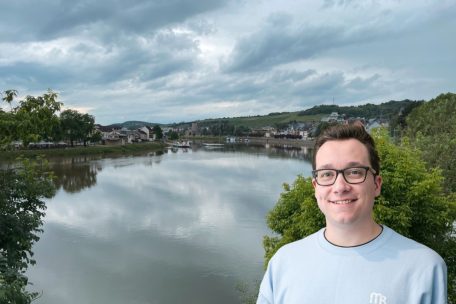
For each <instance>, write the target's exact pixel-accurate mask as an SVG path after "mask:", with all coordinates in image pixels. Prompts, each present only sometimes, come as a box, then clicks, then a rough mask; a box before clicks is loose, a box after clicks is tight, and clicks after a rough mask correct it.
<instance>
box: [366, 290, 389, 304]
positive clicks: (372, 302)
mask: <svg viewBox="0 0 456 304" xmlns="http://www.w3.org/2000/svg"><path fill="white" fill-rule="evenodd" d="M369 304H388V303H387V302H386V297H385V296H384V295H382V294H381V293H378V292H371V294H370V298H369Z"/></svg>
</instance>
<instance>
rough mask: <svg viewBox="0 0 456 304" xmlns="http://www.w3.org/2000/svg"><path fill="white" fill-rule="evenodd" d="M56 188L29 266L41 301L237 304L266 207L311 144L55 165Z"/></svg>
mask: <svg viewBox="0 0 456 304" xmlns="http://www.w3.org/2000/svg"><path fill="white" fill-rule="evenodd" d="M51 166H52V168H53V170H54V171H55V174H56V175H57V177H58V180H57V186H58V191H57V193H56V195H55V196H54V197H53V198H51V199H49V200H47V201H46V202H47V211H46V217H45V224H44V226H43V229H44V233H43V234H42V235H41V239H40V241H39V242H37V243H36V244H35V246H34V248H33V250H34V252H35V256H34V258H35V259H36V261H37V264H36V265H34V266H30V267H29V270H28V272H27V275H28V277H29V280H30V282H32V283H33V285H32V286H30V287H29V288H28V289H29V290H32V291H38V292H41V293H42V295H41V297H40V298H39V299H38V300H36V301H35V302H34V303H37V304H44V303H46V304H61V303H65V304H76V303H77V304H80V303H84V304H89V303H94V304H105V303H106V304H108V303H109V304H120V303H122V304H124V303H129V304H145V303H157V304H168V303H198V304H205V303H218V304H224V303H230V304H232V303H240V293H239V291H238V290H237V287H236V286H238V284H247V285H249V286H250V287H251V288H252V289H251V290H252V291H253V292H256V291H255V288H256V287H255V283H256V282H258V281H259V280H261V277H262V274H263V254H264V251H263V247H262V239H263V236H264V235H266V234H269V235H270V234H271V231H270V230H269V229H268V227H267V226H266V221H265V217H266V214H267V212H268V211H269V210H270V209H271V208H272V207H273V206H274V204H275V203H276V202H277V200H278V198H279V195H280V193H281V192H282V190H283V188H282V184H283V183H284V182H287V183H292V182H293V181H294V180H295V178H296V176H297V175H298V174H302V175H304V176H309V175H310V171H311V164H310V162H309V155H308V154H307V151H304V150H280V149H276V148H269V149H266V148H264V147H255V146H249V145H246V146H227V147H225V148H219V149H207V148H204V147H198V146H194V149H189V150H182V149H178V150H174V151H173V150H167V151H164V152H161V153H149V154H145V155H142V156H134V157H119V158H106V159H99V158H90V157H81V158H64V159H59V160H54V161H51Z"/></svg>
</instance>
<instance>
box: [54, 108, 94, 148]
mask: <svg viewBox="0 0 456 304" xmlns="http://www.w3.org/2000/svg"><path fill="white" fill-rule="evenodd" d="M60 125H61V128H62V132H63V137H64V138H65V139H67V140H69V141H70V143H71V146H72V147H73V145H74V142H75V141H76V140H80V141H82V142H83V143H84V146H86V145H87V141H89V139H90V138H91V136H92V134H93V133H94V128H95V119H94V117H93V116H92V115H89V114H82V113H79V112H78V111H76V110H71V109H68V110H65V111H63V112H62V113H60Z"/></svg>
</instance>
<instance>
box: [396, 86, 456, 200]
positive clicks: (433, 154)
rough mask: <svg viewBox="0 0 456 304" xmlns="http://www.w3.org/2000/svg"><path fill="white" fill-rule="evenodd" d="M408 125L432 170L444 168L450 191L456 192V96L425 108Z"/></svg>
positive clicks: (443, 97)
mask: <svg viewBox="0 0 456 304" xmlns="http://www.w3.org/2000/svg"><path fill="white" fill-rule="evenodd" d="M406 122H407V129H406V132H405V134H406V135H407V136H408V137H410V139H411V142H412V144H413V145H414V146H416V147H417V148H418V149H420V150H421V151H423V159H424V160H425V161H426V162H427V164H428V167H429V168H434V167H439V168H441V169H442V171H443V175H444V176H445V189H446V191H448V192H456V153H455V151H456V94H452V93H447V94H441V95H439V96H438V97H436V98H435V99H432V100H430V101H429V102H426V103H424V104H422V105H421V106H419V107H417V108H415V109H414V110H413V111H412V112H411V113H410V114H409V115H408V116H407V118H406Z"/></svg>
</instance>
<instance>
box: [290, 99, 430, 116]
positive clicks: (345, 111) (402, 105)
mask: <svg viewBox="0 0 456 304" xmlns="http://www.w3.org/2000/svg"><path fill="white" fill-rule="evenodd" d="M421 102H422V101H412V100H408V99H405V100H402V101H394V100H391V101H388V102H384V103H381V104H379V105H377V104H371V103H367V104H364V105H359V106H338V105H319V106H314V107H312V108H310V109H307V110H305V111H302V112H300V113H299V115H317V114H331V113H332V112H338V113H339V114H342V115H347V116H348V117H364V118H366V119H370V118H378V117H381V118H385V119H393V118H395V117H396V116H397V115H398V113H400V112H401V111H403V110H404V109H408V108H409V107H413V106H416V105H417V104H419V103H421ZM401 109H402V110H401Z"/></svg>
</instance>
